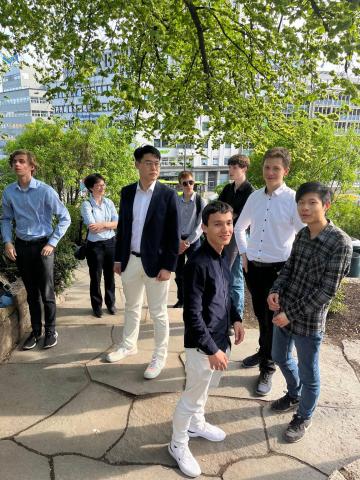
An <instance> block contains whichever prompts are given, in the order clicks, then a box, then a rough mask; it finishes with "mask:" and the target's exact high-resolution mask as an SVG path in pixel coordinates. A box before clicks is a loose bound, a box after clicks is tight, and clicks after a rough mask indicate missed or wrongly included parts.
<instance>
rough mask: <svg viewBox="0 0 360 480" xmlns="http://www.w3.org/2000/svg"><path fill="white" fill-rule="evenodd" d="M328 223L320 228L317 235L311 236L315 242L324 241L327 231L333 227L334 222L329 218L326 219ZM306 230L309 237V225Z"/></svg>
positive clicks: (327, 234)
mask: <svg viewBox="0 0 360 480" xmlns="http://www.w3.org/2000/svg"><path fill="white" fill-rule="evenodd" d="M327 222H328V224H327V225H326V227H325V228H324V229H323V230H321V232H320V233H319V235H317V236H316V237H315V238H313V240H316V241H317V242H321V243H325V242H326V240H327V238H328V236H329V233H330V232H331V231H332V230H333V229H334V226H335V225H334V224H333V222H332V221H331V220H329V219H328V220H327ZM306 230H307V235H308V237H309V239H310V230H309V227H306Z"/></svg>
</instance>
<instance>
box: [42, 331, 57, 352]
mask: <svg viewBox="0 0 360 480" xmlns="http://www.w3.org/2000/svg"><path fill="white" fill-rule="evenodd" d="M57 338H58V333H57V332H47V333H45V340H44V345H43V348H51V347H55V345H56V344H57Z"/></svg>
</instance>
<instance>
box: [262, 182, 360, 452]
mask: <svg viewBox="0 0 360 480" xmlns="http://www.w3.org/2000/svg"><path fill="white" fill-rule="evenodd" d="M330 202H331V191H330V189H329V188H328V187H326V186H325V185H322V184H321V183H318V182H308V183H304V184H303V185H301V186H300V187H299V189H298V191H297V192H296V203H297V207H298V212H299V216H300V218H301V220H302V221H303V222H304V223H305V224H306V225H307V227H305V228H303V229H302V230H300V231H299V233H298V234H297V236H296V238H295V241H294V244H293V248H292V252H291V255H290V257H289V259H288V260H287V262H286V264H285V265H284V267H283V269H282V270H281V272H280V274H279V277H278V278H277V279H276V281H275V282H274V284H273V286H272V288H271V290H270V294H269V296H268V304H269V308H270V310H273V311H274V312H275V313H274V318H273V323H274V332H273V344H272V358H273V360H274V361H275V363H277V364H278V365H279V367H280V369H281V371H282V373H283V375H284V377H285V380H286V384H287V390H288V391H287V393H286V395H285V396H284V397H282V398H280V399H278V400H276V401H275V402H273V403H272V405H271V408H272V409H273V410H275V411H277V412H286V411H288V410H292V409H295V408H296V409H297V412H296V413H295V415H294V416H293V418H292V420H291V422H290V423H289V425H288V427H287V429H286V431H285V433H284V436H285V439H286V440H287V441H288V442H290V443H294V442H298V441H299V440H301V439H302V438H303V436H304V435H305V432H306V430H307V429H308V428H309V427H310V426H311V417H312V415H313V413H314V410H315V406H316V403H317V400H318V398H319V394H320V370H319V353H320V345H321V342H322V339H323V335H324V332H325V322H326V315H327V312H328V309H329V304H330V302H331V299H332V298H333V297H334V296H335V294H336V291H337V289H338V288H339V285H340V282H341V280H342V278H343V277H344V276H345V275H346V274H347V273H348V271H349V266H350V262H351V255H352V244H351V240H350V238H349V237H348V236H347V235H346V233H344V232H343V231H342V230H340V229H339V228H337V227H335V225H334V224H333V223H332V222H330V221H329V220H327V218H326V211H327V210H328V209H329V207H330ZM294 346H295V347H296V351H297V356H298V360H297V361H296V359H295V358H294V357H293V354H292V351H293V349H294Z"/></svg>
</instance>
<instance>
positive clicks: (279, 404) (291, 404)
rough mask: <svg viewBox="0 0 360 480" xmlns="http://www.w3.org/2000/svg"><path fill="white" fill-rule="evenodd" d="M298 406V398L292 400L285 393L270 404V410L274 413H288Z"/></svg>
mask: <svg viewBox="0 0 360 480" xmlns="http://www.w3.org/2000/svg"><path fill="white" fill-rule="evenodd" d="M298 405H299V399H298V398H292V397H290V395H289V394H288V393H286V394H285V395H284V396H283V397H281V398H279V399H278V400H275V401H274V402H272V404H271V409H272V410H275V411H276V412H288V411H289V410H293V409H294V408H296V407H297V406H298Z"/></svg>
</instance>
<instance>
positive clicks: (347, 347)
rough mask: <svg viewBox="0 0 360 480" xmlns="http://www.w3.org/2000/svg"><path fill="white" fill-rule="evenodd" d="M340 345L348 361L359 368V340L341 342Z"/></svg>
mask: <svg viewBox="0 0 360 480" xmlns="http://www.w3.org/2000/svg"><path fill="white" fill-rule="evenodd" d="M342 344H343V347H344V354H345V356H346V358H347V359H348V361H349V362H351V363H355V364H356V365H357V366H358V367H359V368H360V340H343V341H342Z"/></svg>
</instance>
